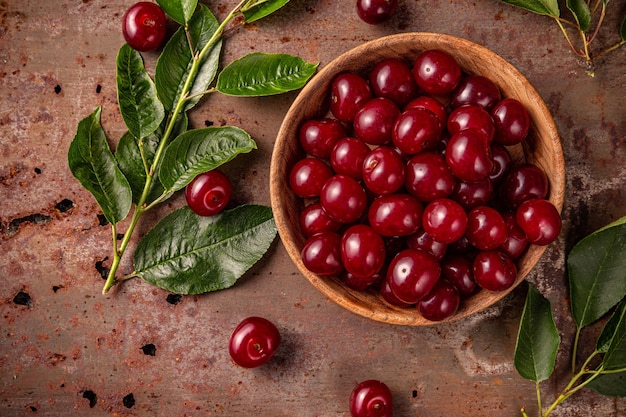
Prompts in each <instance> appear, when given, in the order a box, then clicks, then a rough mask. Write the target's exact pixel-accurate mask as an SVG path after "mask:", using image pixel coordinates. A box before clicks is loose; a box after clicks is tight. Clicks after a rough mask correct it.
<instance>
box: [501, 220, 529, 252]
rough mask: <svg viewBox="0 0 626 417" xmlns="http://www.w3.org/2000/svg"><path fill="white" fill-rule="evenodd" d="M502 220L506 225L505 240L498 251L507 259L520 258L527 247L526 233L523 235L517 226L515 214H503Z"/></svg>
mask: <svg viewBox="0 0 626 417" xmlns="http://www.w3.org/2000/svg"><path fill="white" fill-rule="evenodd" d="M502 218H503V219H504V222H505V223H506V231H507V238H506V240H505V241H504V243H503V244H502V245H501V246H500V248H499V249H500V250H501V251H502V252H504V253H506V254H507V255H508V256H509V258H511V259H517V258H519V257H520V256H522V254H523V253H524V251H525V250H526V248H527V247H528V239H527V238H526V233H524V231H523V230H522V228H521V227H519V225H518V224H517V220H516V219H515V213H511V212H506V213H503V214H502Z"/></svg>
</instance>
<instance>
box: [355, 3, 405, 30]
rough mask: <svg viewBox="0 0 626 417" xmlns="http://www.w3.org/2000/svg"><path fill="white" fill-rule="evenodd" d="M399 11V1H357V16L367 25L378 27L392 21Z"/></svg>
mask: <svg viewBox="0 0 626 417" xmlns="http://www.w3.org/2000/svg"><path fill="white" fill-rule="evenodd" d="M397 9H398V0H357V2H356V11H357V15H358V16H359V18H361V20H363V21H364V22H365V23H369V24H370V25H378V24H381V23H384V22H386V21H388V20H389V19H391V18H392V17H393V15H394V14H395V13H396V10H397Z"/></svg>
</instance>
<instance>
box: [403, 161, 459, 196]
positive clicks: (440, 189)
mask: <svg viewBox="0 0 626 417" xmlns="http://www.w3.org/2000/svg"><path fill="white" fill-rule="evenodd" d="M404 184H405V186H406V189H407V190H408V191H409V193H411V194H412V195H414V196H415V197H417V199H418V200H420V201H423V202H428V201H432V200H435V199H437V198H442V197H447V196H449V195H450V194H452V192H453V191H454V187H455V184H456V178H455V177H454V175H453V174H452V171H450V169H449V168H448V165H447V164H446V161H445V159H444V158H443V157H442V156H441V155H440V154H438V153H435V152H423V153H419V154H417V155H415V156H413V157H412V158H411V159H410V160H409V161H408V162H407V164H406V169H405V175H404Z"/></svg>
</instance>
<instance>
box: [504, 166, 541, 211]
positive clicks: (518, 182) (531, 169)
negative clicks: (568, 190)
mask: <svg viewBox="0 0 626 417" xmlns="http://www.w3.org/2000/svg"><path fill="white" fill-rule="evenodd" d="M500 193H501V196H502V199H503V202H504V203H505V205H506V206H507V207H510V208H515V207H517V206H519V205H520V204H522V202H524V201H526V200H529V199H531V198H545V197H546V196H547V195H548V177H547V176H546V174H545V172H543V170H542V169H541V168H539V167H538V166H536V165H534V164H531V163H529V162H525V163H521V164H517V165H515V166H513V167H511V169H510V171H509V173H508V174H507V176H506V178H505V179H504V181H503V182H502V184H501V185H500Z"/></svg>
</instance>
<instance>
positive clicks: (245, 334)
mask: <svg viewBox="0 0 626 417" xmlns="http://www.w3.org/2000/svg"><path fill="white" fill-rule="evenodd" d="M279 346H280V333H279V332H278V329H277V328H276V326H275V325H274V324H273V323H272V322H271V321H269V320H267V319H265V318H263V317H248V318H246V319H244V320H243V321H242V322H241V323H239V324H238V325H237V327H235V330H233V333H232V334H231V336H230V340H229V343H228V352H229V353H230V356H231V358H232V359H233V361H235V363H236V364H237V365H239V366H242V367H244V368H255V367H257V366H261V365H263V364H264V363H266V362H267V361H269V360H270V358H271V357H272V356H273V355H274V353H275V352H276V350H277V349H278V347H279Z"/></svg>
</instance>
